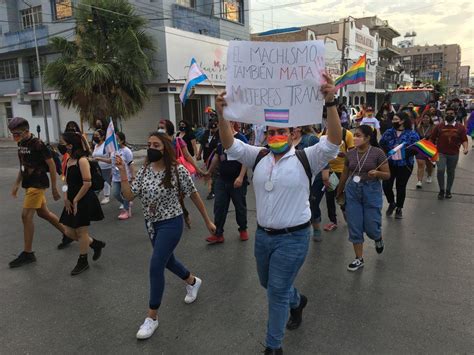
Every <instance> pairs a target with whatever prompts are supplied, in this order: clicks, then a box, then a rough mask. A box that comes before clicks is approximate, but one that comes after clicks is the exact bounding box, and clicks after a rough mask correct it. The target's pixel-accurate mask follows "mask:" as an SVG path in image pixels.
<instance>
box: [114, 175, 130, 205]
mask: <svg viewBox="0 0 474 355" xmlns="http://www.w3.org/2000/svg"><path fill="white" fill-rule="evenodd" d="M112 195H113V196H114V198H115V199H116V200H117V201H118V202H120V204H121V205H123V209H124V210H125V211H128V208H129V207H130V202H129V201H127V200H126V199H124V198H123V196H122V185H121V184H120V181H113V182H112Z"/></svg>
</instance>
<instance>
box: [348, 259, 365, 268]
mask: <svg viewBox="0 0 474 355" xmlns="http://www.w3.org/2000/svg"><path fill="white" fill-rule="evenodd" d="M363 267H364V259H358V258H355V259H354V261H353V262H352V263H350V264H349V266H348V267H347V270H349V271H356V270H359V269H360V268H363Z"/></svg>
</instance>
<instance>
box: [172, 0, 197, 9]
mask: <svg viewBox="0 0 474 355" xmlns="http://www.w3.org/2000/svg"><path fill="white" fill-rule="evenodd" d="M176 3H177V4H178V5H181V6H185V7H191V8H193V9H194V8H195V7H196V0H176Z"/></svg>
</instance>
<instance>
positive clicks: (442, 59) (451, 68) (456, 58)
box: [398, 44, 461, 88]
mask: <svg viewBox="0 0 474 355" xmlns="http://www.w3.org/2000/svg"><path fill="white" fill-rule="evenodd" d="M398 58H399V60H400V64H401V66H402V67H403V69H404V70H405V72H407V73H410V74H411V76H412V77H413V78H414V80H422V81H423V80H435V81H439V80H444V81H445V82H446V83H447V86H448V87H449V88H452V87H457V86H459V85H460V74H461V72H460V71H461V47H460V46H459V45H458V44H440V45H437V44H435V45H433V46H428V45H426V46H413V47H407V48H400V57H398Z"/></svg>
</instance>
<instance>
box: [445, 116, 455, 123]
mask: <svg viewBox="0 0 474 355" xmlns="http://www.w3.org/2000/svg"><path fill="white" fill-rule="evenodd" d="M446 121H448V122H453V121H454V116H453V115H446Z"/></svg>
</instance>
